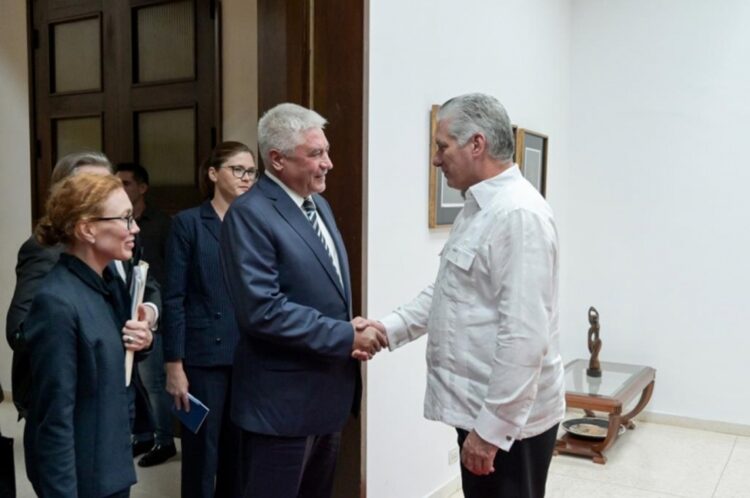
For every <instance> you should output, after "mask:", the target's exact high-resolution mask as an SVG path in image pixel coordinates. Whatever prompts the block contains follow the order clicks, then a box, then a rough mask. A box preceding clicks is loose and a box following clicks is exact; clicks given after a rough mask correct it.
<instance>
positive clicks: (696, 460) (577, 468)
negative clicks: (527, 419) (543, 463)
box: [550, 423, 736, 498]
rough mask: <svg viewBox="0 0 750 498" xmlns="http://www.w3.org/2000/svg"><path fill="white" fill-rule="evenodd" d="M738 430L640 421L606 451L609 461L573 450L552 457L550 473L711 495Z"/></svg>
mask: <svg viewBox="0 0 750 498" xmlns="http://www.w3.org/2000/svg"><path fill="white" fill-rule="evenodd" d="M735 439H736V436H732V435H727V434H719V433H713V432H707V431H700V430H695V429H685V428H681V427H672V426H666V425H659V424H648V423H639V424H638V427H637V428H636V429H635V430H634V431H628V432H627V433H626V434H624V435H623V436H622V437H621V438H620V440H618V441H616V442H615V444H614V445H613V446H612V447H611V448H610V449H609V450H608V451H607V452H606V453H605V455H606V456H607V458H608V461H607V464H606V465H597V464H594V463H592V462H591V461H590V460H587V459H583V458H577V457H572V456H566V455H563V456H558V457H555V458H554V459H553V464H552V467H551V468H550V473H552V474H555V475H562V476H566V477H572V478H579V479H584V480H589V481H596V482H605V483H607V484H612V485H618V486H624V487H631V488H635V489H640V490H644V491H650V492H655V493H665V494H667V495H675V496H682V497H695V498H702V497H705V498H710V497H711V496H712V494H713V492H714V489H715V488H716V486H717V484H718V482H719V478H720V477H721V475H722V472H723V470H724V467H725V466H726V465H727V462H728V461H729V456H730V454H731V452H732V448H733V447H734V442H735Z"/></svg>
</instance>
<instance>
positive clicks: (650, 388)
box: [622, 380, 656, 430]
mask: <svg viewBox="0 0 750 498" xmlns="http://www.w3.org/2000/svg"><path fill="white" fill-rule="evenodd" d="M654 382H656V381H655V380H652V381H651V382H650V383H649V385H647V386H646V388H645V389H643V393H641V399H640V400H639V401H638V404H637V405H635V407H633V409H632V410H630V411H629V412H628V413H626V414H625V415H623V416H622V424H623V425H624V426H625V427H627V428H628V429H630V430H633V429H635V424H634V423H633V421H632V419H633V418H634V417H635V416H636V415H638V414H639V413H641V411H642V410H643V409H644V408H645V407H646V405H647V404H648V402H649V401H650V400H651V394H653V392H654Z"/></svg>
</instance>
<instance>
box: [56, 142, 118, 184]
mask: <svg viewBox="0 0 750 498" xmlns="http://www.w3.org/2000/svg"><path fill="white" fill-rule="evenodd" d="M81 166H101V167H103V168H107V169H109V172H110V173H112V174H114V169H112V163H110V162H109V159H108V158H107V156H105V155H104V154H103V153H102V152H97V151H94V150H87V151H83V152H72V153H70V154H67V155H65V156H63V157H62V159H60V160H59V161H57V164H55V167H54V169H53V170H52V177H51V178H50V184H51V185H54V184H56V183H57V182H59V181H60V180H64V179H65V178H67V177H69V176H70V175H72V174H73V173H74V172H75V170H76V169H77V168H80V167H81Z"/></svg>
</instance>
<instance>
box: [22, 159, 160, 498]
mask: <svg viewBox="0 0 750 498" xmlns="http://www.w3.org/2000/svg"><path fill="white" fill-rule="evenodd" d="M132 210H133V207H132V205H131V204H130V200H129V199H128V196H127V194H126V193H125V190H124V189H123V188H122V183H121V182H120V180H119V179H117V178H116V177H114V176H111V175H97V174H90V173H80V174H76V175H73V176H71V177H69V178H68V179H66V180H64V181H61V182H59V183H57V184H56V185H54V186H53V188H52V191H51V193H50V197H49V200H48V201H47V211H46V212H47V214H46V215H45V217H44V218H43V219H42V220H41V221H40V222H39V224H38V225H37V228H36V236H37V239H38V240H39V242H40V243H42V244H44V245H49V246H51V245H55V244H58V243H62V244H63V245H64V248H65V249H64V251H63V253H62V254H61V255H60V259H59V261H58V262H57V263H56V264H55V266H54V267H53V268H52V270H51V271H50V272H49V273H48V274H47V276H45V277H44V279H43V280H42V282H41V284H40V286H39V291H38V292H37V294H36V296H35V297H34V299H33V301H32V303H31V309H30V310H29V313H28V315H27V317H26V318H25V320H24V325H23V333H24V338H25V341H26V344H27V347H28V350H29V353H30V358H31V377H32V387H31V400H30V405H29V412H28V417H27V418H28V420H27V423H26V429H25V433H24V447H25V451H26V455H25V456H26V468H27V474H28V476H29V480H30V481H31V483H32V485H33V486H34V490H35V491H36V492H37V494H38V495H39V496H44V497H45V498H49V497H76V496H77V497H80V498H83V497H86V498H89V497H91V498H94V497H97V498H98V497H109V496H116V497H126V496H129V494H130V486H131V485H132V484H133V483H134V482H135V480H136V477H135V469H134V467H133V458H132V454H131V450H130V423H129V415H128V394H127V389H126V386H125V368H124V364H125V349H129V350H132V351H139V350H142V349H145V348H148V347H149V346H150V344H151V341H152V339H153V337H152V335H151V332H150V330H149V327H148V325H147V324H146V322H145V321H134V320H129V321H127V322H126V323H125V327H124V328H122V329H121V327H120V324H121V323H122V317H121V316H118V311H117V310H118V309H121V307H120V305H121V303H120V302H119V301H117V300H118V297H117V296H114V295H113V294H112V292H111V290H110V287H109V286H108V281H111V279H114V278H119V277H117V276H116V275H114V274H113V273H112V271H111V268H110V267H109V266H108V265H109V264H110V263H111V262H112V261H113V260H115V259H121V260H125V259H128V258H130V257H131V256H132V250H133V246H134V244H135V234H136V233H138V225H136V224H135V222H134V220H133V216H132ZM139 313H140V314H141V315H143V314H144V308H143V306H141V308H140V310H139Z"/></svg>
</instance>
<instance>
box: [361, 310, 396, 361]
mask: <svg viewBox="0 0 750 498" xmlns="http://www.w3.org/2000/svg"><path fill="white" fill-rule="evenodd" d="M352 326H353V327H354V343H353V344H352V358H354V359H355V360H359V361H367V360H371V359H372V357H373V356H375V353H377V352H378V351H380V350H381V349H383V348H385V347H388V337H387V336H386V335H385V327H384V326H383V324H382V323H380V322H379V321H377V320H368V319H367V318H362V317H361V316H358V317H356V318H355V319H354V320H352Z"/></svg>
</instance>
